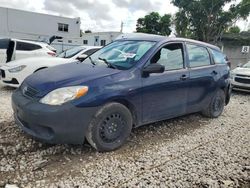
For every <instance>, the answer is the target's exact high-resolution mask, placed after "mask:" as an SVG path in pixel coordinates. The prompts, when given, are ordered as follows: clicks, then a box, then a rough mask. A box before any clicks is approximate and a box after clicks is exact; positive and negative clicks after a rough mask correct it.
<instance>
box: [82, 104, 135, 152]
mask: <svg viewBox="0 0 250 188" xmlns="http://www.w3.org/2000/svg"><path fill="white" fill-rule="evenodd" d="M132 123H133V122H132V115H131V113H130V111H129V109H128V108H127V107H125V106H124V105H122V104H120V103H115V102H112V103H108V104H106V105H104V106H103V107H102V108H101V109H100V110H99V111H98V112H97V113H96V115H95V117H94V119H93V120H92V121H91V123H90V125H89V126H88V129H87V133H86V139H87V140H88V142H89V144H90V145H91V146H92V147H94V148H95V149H96V150H97V151H100V152H105V151H113V150H115V149H118V148H119V147H121V146H122V145H123V144H124V143H125V142H126V140H127V138H128V137H129V135H130V133H131V130H132Z"/></svg>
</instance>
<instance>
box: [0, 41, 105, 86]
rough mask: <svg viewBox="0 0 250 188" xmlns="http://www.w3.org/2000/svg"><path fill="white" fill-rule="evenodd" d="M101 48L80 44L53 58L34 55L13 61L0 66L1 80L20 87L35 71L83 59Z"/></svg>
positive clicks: (6, 83) (5, 83)
mask: <svg viewBox="0 0 250 188" xmlns="http://www.w3.org/2000/svg"><path fill="white" fill-rule="evenodd" d="M100 48H101V47H99V46H79V47H75V48H72V49H69V50H66V51H65V52H62V53H61V54H59V55H58V56H57V57H53V58H49V57H33V58H26V59H20V60H16V61H12V62H10V63H7V64H5V65H4V66H2V67H0V78H1V82H2V83H3V85H8V86H11V87H19V86H20V85H21V83H22V82H23V80H24V79H25V78H26V77H28V76H29V75H31V74H33V73H34V72H37V71H39V70H42V69H45V68H48V67H52V66H56V65H62V64H65V63H71V62H75V61H78V60H80V61H83V60H84V59H85V58H87V57H88V56H89V55H91V54H92V53H94V52H96V51H97V50H99V49H100ZM65 71H66V70H65Z"/></svg>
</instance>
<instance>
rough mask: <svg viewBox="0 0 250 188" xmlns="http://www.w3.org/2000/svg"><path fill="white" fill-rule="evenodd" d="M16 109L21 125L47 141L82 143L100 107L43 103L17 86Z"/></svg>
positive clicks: (14, 98)
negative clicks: (27, 95) (22, 91)
mask: <svg viewBox="0 0 250 188" xmlns="http://www.w3.org/2000/svg"><path fill="white" fill-rule="evenodd" d="M12 108H13V111H14V117H15V120H16V123H17V124H18V125H19V127H20V128H21V129H22V130H23V131H24V132H26V133H28V134H29V135H31V136H33V137H35V138H37V139H38V140H42V141H44V142H46V143H65V144H82V143H83V142H84V138H85V134H86V129H87V127H88V125H89V123H90V121H91V120H92V118H93V117H94V115H95V114H96V112H97V110H98V109H99V107H84V108H79V107H76V106H74V105H73V104H71V103H66V104H63V105H61V106H50V105H46V104H41V103H39V102H38V101H37V100H34V99H28V98H26V97H25V96H23V95H22V93H21V91H20V90H19V89H17V90H16V91H15V92H14V93H13V95H12Z"/></svg>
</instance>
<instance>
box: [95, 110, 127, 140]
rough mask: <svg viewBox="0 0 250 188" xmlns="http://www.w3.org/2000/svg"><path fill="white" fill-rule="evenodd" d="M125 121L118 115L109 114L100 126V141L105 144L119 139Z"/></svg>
mask: <svg viewBox="0 0 250 188" xmlns="http://www.w3.org/2000/svg"><path fill="white" fill-rule="evenodd" d="M124 126H125V121H124V120H123V118H122V117H121V115H120V114H118V113H116V114H110V115H109V116H107V117H106V118H105V120H104V121H103V122H102V124H101V126H100V136H101V139H102V140H103V141H104V142H106V143H112V142H114V141H116V140H117V139H119V138H120V136H121V134H122V130H123V128H124Z"/></svg>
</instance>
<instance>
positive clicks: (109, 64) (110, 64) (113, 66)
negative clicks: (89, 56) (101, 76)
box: [98, 57, 117, 69]
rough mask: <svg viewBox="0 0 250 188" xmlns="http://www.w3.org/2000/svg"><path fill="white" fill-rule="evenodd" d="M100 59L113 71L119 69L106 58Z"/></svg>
mask: <svg viewBox="0 0 250 188" xmlns="http://www.w3.org/2000/svg"><path fill="white" fill-rule="evenodd" d="M98 59H100V60H101V61H103V62H104V63H106V64H107V65H108V67H110V68H113V69H117V67H116V66H115V65H113V64H112V63H109V62H108V61H107V59H105V58H100V57H99V58H98Z"/></svg>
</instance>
